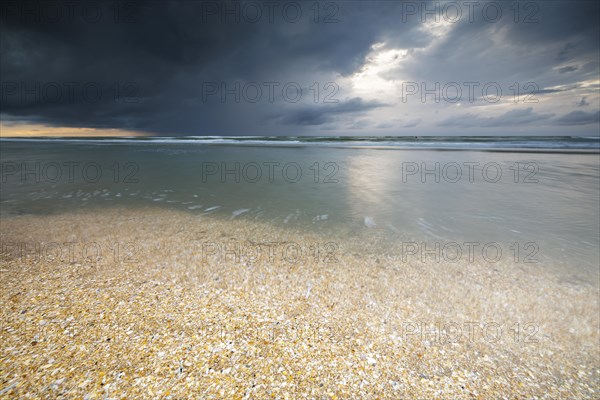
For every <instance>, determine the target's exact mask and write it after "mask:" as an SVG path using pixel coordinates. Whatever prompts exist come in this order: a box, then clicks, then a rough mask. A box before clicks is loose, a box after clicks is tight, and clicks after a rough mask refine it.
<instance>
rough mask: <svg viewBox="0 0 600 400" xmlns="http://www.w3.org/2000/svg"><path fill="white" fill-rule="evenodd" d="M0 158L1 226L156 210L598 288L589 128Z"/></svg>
mask: <svg viewBox="0 0 600 400" xmlns="http://www.w3.org/2000/svg"><path fill="white" fill-rule="evenodd" d="M0 163H1V178H0V189H1V190H0V221H1V220H2V219H5V218H18V216H20V215H49V214H61V213H71V212H78V211H82V210H99V211H101V210H102V209H105V208H114V207H123V208H128V207H131V208H140V207H141V208H157V209H160V208H167V209H176V210H180V211H181V212H185V213H188V214H189V216H190V218H202V217H205V216H210V218H223V219H227V220H231V219H239V220H247V221H259V222H262V223H267V224H273V225H276V226H278V227H284V228H289V229H294V230H307V231H319V232H320V233H324V234H329V235H331V237H334V238H335V237H340V236H343V235H350V234H355V233H360V234H363V235H366V236H372V237H376V238H379V239H380V240H381V241H382V243H398V242H402V243H406V246H403V249H404V250H405V251H406V252H407V254H420V255H421V256H422V257H425V258H427V257H433V258H435V257H436V256H438V257H441V258H442V259H443V260H446V261H448V262H452V261H453V260H454V259H456V258H457V257H469V256H471V255H473V254H477V255H481V256H483V258H484V259H485V261H492V262H493V261H494V260H497V259H500V258H502V259H510V260H513V261H514V262H519V263H522V265H523V266H524V268H526V267H527V266H528V265H533V264H537V265H543V266H547V268H553V269H556V270H557V271H560V272H561V273H562V274H563V276H565V277H569V279H575V280H578V281H585V282H588V283H591V284H595V285H597V284H598V274H599V270H600V250H599V249H600V245H599V243H600V138H598V137H572V136H564V137H540V136H536V137H521V136H520V137H456V136H455V137H351V136H343V137H330V136H328V137H289V136H288V137H284V136H273V137H257V136H253V137H244V136H240V137H220V136H203V137H135V138H134V137H120V138H114V137H95V138H57V137H52V138H49V137H48V138H2V139H0Z"/></svg>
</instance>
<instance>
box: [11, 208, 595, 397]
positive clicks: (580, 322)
mask: <svg viewBox="0 0 600 400" xmlns="http://www.w3.org/2000/svg"><path fill="white" fill-rule="evenodd" d="M1 225H2V226H1V231H0V233H1V240H2V254H1V257H0V260H1V261H0V303H1V304H2V308H1V315H0V321H1V322H0V323H1V326H0V327H1V329H0V397H3V398H27V397H32V398H34V397H35V398H40V397H41V398H60V397H65V398H73V397H86V396H87V398H157V399H158V398H160V399H167V398H172V399H175V398H239V399H241V398H340V399H341V398H394V399H396V398H423V399H425V398H427V399H429V398H453V399H454V398H465V399H472V398H481V399H489V398H494V399H495V398H533V397H536V398H553V399H555V398H597V397H598V392H599V391H600V388H599V387H598V382H599V379H600V371H599V370H600V349H599V345H598V343H599V339H600V336H599V326H600V324H599V317H598V314H599V304H598V296H599V292H598V286H597V285H594V284H589V283H585V282H570V281H567V280H564V279H562V278H561V277H560V276H559V275H557V274H555V273H553V272H552V269H551V268H545V267H544V265H540V264H526V265H524V264H519V263H513V262H509V261H508V260H502V262H499V263H494V264H486V263H485V262H472V263H469V262H459V263H445V262H439V263H436V262H427V263H422V262H414V261H413V262H406V261H405V260H402V257H401V256H400V254H401V253H400V249H397V248H394V245H393V244H390V243H385V251H382V246H383V244H382V241H381V240H380V239H377V238H374V237H372V236H369V234H368V233H364V234H363V233H362V232H359V231H348V232H341V233H340V234H339V235H331V234H325V233H323V232H321V233H319V232H307V231H303V230H299V229H294V228H288V229H283V228H277V227H273V226H271V225H269V224H267V223H264V222H256V221H253V220H249V219H233V220H224V219H219V218H216V217H211V216H210V215H209V216H202V217H198V216H193V215H191V214H189V213H185V212H179V211H166V210H160V209H150V208H149V209H138V210H133V209H109V210H102V211H85V212H77V213H70V214H59V215H51V216H19V217H11V218H3V219H2V220H1ZM365 229H366V228H365ZM65 243H69V244H65ZM23 244H25V245H24V246H25V247H23ZM36 246H38V247H36ZM228 246H229V247H228ZM257 246H258V247H261V246H262V247H261V248H262V249H263V250H262V253H260V255H257V254H258V253H256V249H257V248H258V247H257ZM298 251H300V253H298ZM59 254H60V255H59ZM251 258H254V260H253V261H252V260H250V259H251Z"/></svg>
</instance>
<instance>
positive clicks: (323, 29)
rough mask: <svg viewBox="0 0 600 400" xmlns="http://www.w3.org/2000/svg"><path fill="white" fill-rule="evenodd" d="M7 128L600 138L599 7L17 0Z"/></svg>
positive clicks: (4, 99) (4, 116)
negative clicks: (590, 136) (576, 136)
mask: <svg viewBox="0 0 600 400" xmlns="http://www.w3.org/2000/svg"><path fill="white" fill-rule="evenodd" d="M0 8H1V11H2V13H1V14H0V22H1V23H0V77H1V79H0V80H1V85H0V91H1V92H0V120H1V122H0V128H1V132H2V135H4V136H6V135H24V134H26V135H31V134H40V135H44V134H64V135H67V134H81V133H84V134H95V135H119V134H150V135H164V136H177V135H196V136H200V135H322V136H326V135H564V134H566V135H595V136H598V132H599V129H600V127H599V110H600V97H599V90H600V76H599V74H600V73H599V63H600V60H599V56H600V52H599V47H600V46H599V37H600V32H599V26H600V21H599V16H600V7H599V2H597V1H519V2H513V1H496V2H493V1H492V2H488V1H456V2H441V1H432V2H421V1H419V2H410V1H399V0H398V1H381V2H375V1H319V2H317V1H313V0H309V1H276V0H275V1H266V0H265V1H241V2H237V1H235V2H232V1H193V0H182V1H173V2H162V1H147V2H144V1H140V2H138V1H136V2H133V1H121V2H112V1H98V2H89V3H85V2H82V3H74V2H70V1H67V2H64V3H63V2H58V1H54V2H42V3H38V2H27V1H5V2H2V5H0Z"/></svg>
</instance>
